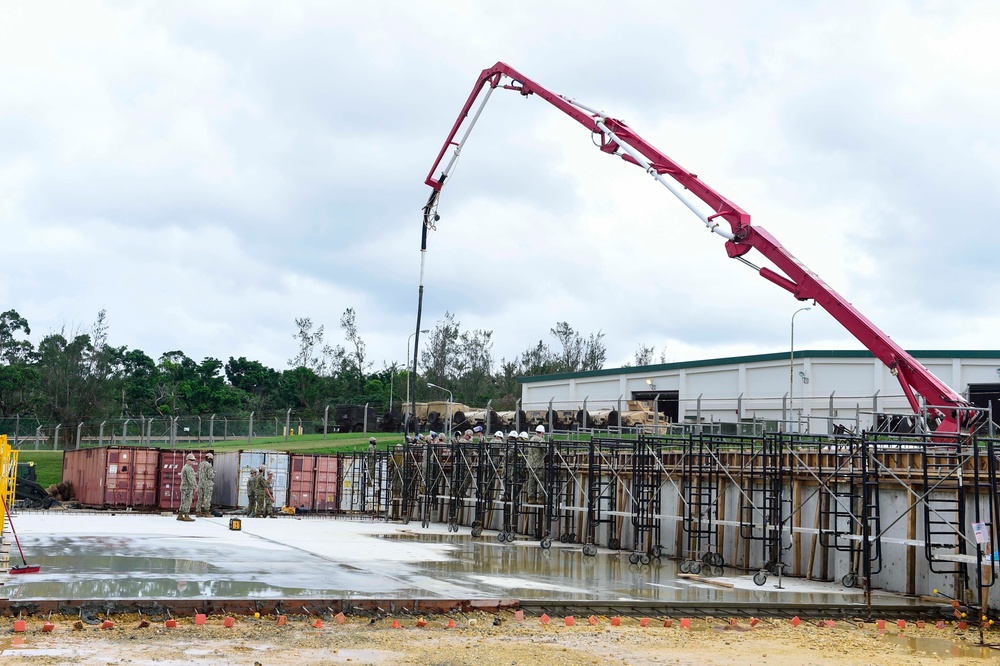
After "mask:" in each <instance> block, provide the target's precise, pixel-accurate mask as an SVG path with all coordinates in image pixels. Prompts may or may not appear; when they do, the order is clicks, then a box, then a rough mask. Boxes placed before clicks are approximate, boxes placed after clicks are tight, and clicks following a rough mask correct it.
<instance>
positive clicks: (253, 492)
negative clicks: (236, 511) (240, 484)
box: [247, 467, 257, 517]
mask: <svg viewBox="0 0 1000 666" xmlns="http://www.w3.org/2000/svg"><path fill="white" fill-rule="evenodd" d="M256 508H257V468H256V467H252V468H251V469H250V477H249V478H248V479H247V516H248V517H252V516H253V515H254V510H255V509H256Z"/></svg>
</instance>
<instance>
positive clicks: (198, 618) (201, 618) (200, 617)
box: [194, 613, 207, 624]
mask: <svg viewBox="0 0 1000 666" xmlns="http://www.w3.org/2000/svg"><path fill="white" fill-rule="evenodd" d="M206 619H207V618H206V617H205V614H204V613H197V614H196V615H195V616H194V623H195V624H205V620H206Z"/></svg>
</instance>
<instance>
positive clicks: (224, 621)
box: [222, 617, 236, 629]
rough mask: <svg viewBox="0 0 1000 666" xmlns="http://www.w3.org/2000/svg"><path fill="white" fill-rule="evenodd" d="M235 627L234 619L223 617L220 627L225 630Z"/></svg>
mask: <svg viewBox="0 0 1000 666" xmlns="http://www.w3.org/2000/svg"><path fill="white" fill-rule="evenodd" d="M235 625H236V618H233V617H225V618H223V619H222V626H223V627H226V628H227V629H228V628H231V627H233V626H235Z"/></svg>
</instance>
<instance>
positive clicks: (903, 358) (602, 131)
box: [424, 62, 973, 433]
mask: <svg viewBox="0 0 1000 666" xmlns="http://www.w3.org/2000/svg"><path fill="white" fill-rule="evenodd" d="M505 79H507V80H509V83H506V84H504V83H503V82H504V80H505ZM497 87H502V88H503V89H506V90H515V91H517V92H519V93H521V94H522V95H524V96H528V95H538V96H539V97H541V98H542V99H544V100H545V101H547V102H548V103H550V104H552V105H553V106H554V107H556V108H557V109H559V110H560V111H562V112H563V113H565V114H566V115H568V116H569V117H571V118H573V119H574V120H576V121H577V122H578V123H580V124H581V125H583V126H584V127H585V128H587V129H588V130H589V131H590V132H591V133H592V134H593V135H595V137H596V138H599V139H600V148H601V150H602V151H603V152H606V153H608V154H612V155H614V154H619V155H620V157H621V158H622V159H624V160H625V161H627V162H630V163H632V164H635V165H637V166H640V167H642V168H643V169H644V170H646V171H647V172H648V173H649V174H650V175H652V176H653V177H654V178H656V179H657V180H658V181H660V182H661V183H662V184H663V185H665V186H666V187H667V188H668V189H670V190H671V191H672V192H673V193H674V194H675V195H677V197H678V198H679V199H681V201H682V202H683V203H684V204H685V205H687V206H688V208H690V209H691V210H692V211H693V212H694V213H695V214H696V215H698V216H699V217H700V218H701V219H702V220H703V222H705V224H706V226H708V228H709V229H710V230H711V231H714V232H716V233H718V234H719V235H722V236H724V237H725V238H726V239H727V240H726V252H727V253H728V254H729V256H730V257H732V258H742V257H743V255H745V254H747V253H748V252H749V251H750V250H751V249H755V250H757V251H758V252H760V253H761V254H762V255H764V257H766V258H767V259H768V260H769V261H770V262H771V263H772V264H774V266H776V267H777V268H778V269H779V270H780V271H781V273H778V272H777V271H774V270H772V269H770V268H767V267H763V268H757V267H756V266H754V268H757V270H758V272H759V273H760V275H761V277H763V278H765V279H767V280H769V281H771V282H773V283H774V284H776V285H778V286H779V287H781V288H783V289H785V290H787V291H789V292H791V294H792V295H793V296H794V297H795V298H796V299H798V300H800V301H805V300H814V301H815V302H816V304H818V305H819V306H821V307H822V308H823V309H824V310H826V311H827V312H829V313H830V315H831V316H832V317H833V318H834V319H836V320H837V321H838V322H840V324H841V325H842V326H843V327H844V328H846V329H847V330H848V331H849V332H850V333H851V335H853V336H854V337H855V338H857V339H858V341H859V342H861V344H863V345H864V346H865V347H866V348H868V350H869V351H871V352H872V354H874V355H875V357H876V358H878V359H879V360H880V361H882V363H884V364H885V365H886V366H887V367H888V368H889V369H890V370H891V372H892V374H893V375H894V376H895V377H896V379H897V380H898V381H899V385H900V386H901V387H902V389H903V393H904V395H905V396H906V399H907V401H908V402H909V404H910V407H911V408H912V409H913V411H914V412H915V413H919V412H920V403H919V400H918V398H917V396H918V395H919V396H922V397H923V398H924V401H925V402H926V404H927V405H928V406H929V407H930V410H931V413H932V415H934V416H937V417H940V418H942V421H941V423H940V424H939V425H938V427H937V432H939V433H947V432H958V431H959V430H960V429H961V428H960V426H962V425H967V424H968V423H969V422H970V420H971V418H972V416H973V415H972V414H971V413H970V412H968V411H967V410H965V409H962V408H966V407H969V403H968V402H967V401H966V400H965V399H964V398H963V397H962V396H961V395H959V394H958V393H957V392H956V391H955V390H954V389H952V388H951V387H950V386H948V385H947V384H945V383H944V382H942V381H941V380H940V379H938V378H937V377H936V376H934V374H933V373H932V372H931V371H930V370H928V369H927V368H925V367H924V366H923V365H921V364H920V363H919V362H918V361H917V360H916V359H915V358H913V357H912V356H911V355H910V354H909V353H908V352H907V351H906V350H904V349H903V348H902V347H900V346H899V345H897V344H896V343H895V342H893V341H892V339H891V338H890V337H889V336H888V335H886V334H885V333H884V332H883V331H881V330H880V329H879V328H878V327H877V326H875V324H873V323H872V322H870V321H869V320H868V319H867V318H866V317H865V316H864V315H862V314H861V313H860V312H858V311H857V310H856V309H855V308H854V306H852V305H851V304H850V303H849V302H847V301H846V300H845V299H844V298H843V297H842V296H841V295H840V294H838V293H837V292H835V291H834V290H833V289H831V288H830V287H829V286H827V284H826V283H825V282H823V281H822V280H821V279H820V278H819V276H817V275H816V274H815V273H813V272H812V271H811V270H809V269H808V268H806V267H805V266H804V265H802V263H801V262H799V261H798V260H797V259H796V258H795V257H794V256H792V254H791V253H790V252H788V250H786V249H785V248H784V247H783V246H782V245H781V243H779V242H778V241H777V240H775V239H774V237H773V236H771V234H769V233H768V232H767V231H765V230H764V229H763V228H761V227H753V226H751V225H750V215H749V214H748V213H747V212H745V211H744V210H742V209H741V208H740V207H739V206H737V205H736V204H734V203H733V202H731V201H729V200H728V199H726V198H725V197H724V196H722V195H721V194H719V193H718V192H716V191H715V190H713V189H712V188H711V187H709V186H708V185H706V184H705V183H704V182H702V181H701V180H700V179H699V178H698V176H697V175H695V174H693V173H691V172H690V171H688V170H687V169H685V168H684V167H682V166H681V165H680V164H678V163H677V162H675V161H673V160H672V159H671V158H670V157H668V156H667V155H665V154H663V153H662V152H660V151H659V150H658V149H656V148H655V147H653V146H652V145H651V144H649V143H648V142H647V141H645V140H644V139H643V138H642V137H640V136H639V135H638V134H636V133H635V132H633V131H632V130H631V129H630V128H629V127H628V126H627V125H626V124H625V123H623V122H622V121H620V120H616V119H614V118H609V117H607V116H604V115H603V114H602V113H600V112H597V111H595V110H593V109H590V108H588V107H586V106H584V105H582V104H580V103H579V102H576V101H574V100H571V99H569V98H566V97H563V96H562V95H559V94H556V93H554V92H552V91H551V90H548V89H547V88H545V87H543V86H540V85H539V84H537V83H535V82H534V81H532V80H531V79H529V78H527V77H525V76H523V75H522V74H520V73H519V72H517V71H516V70H514V69H513V68H511V67H509V66H508V65H506V64H504V63H502V62H498V63H497V64H496V65H494V66H493V67H490V68H488V69H485V70H483V72H482V74H480V76H479V80H478V81H477V82H476V85H475V87H474V88H473V90H472V93H471V94H470V95H469V98H468V100H466V102H465V106H463V107H462V112H461V114H459V117H458V119H457V120H456V121H455V124H454V125H453V126H452V129H451V132H450V133H449V134H448V139H447V140H446V141H445V144H444V146H442V148H441V151H440V152H439V153H438V156H437V159H436V160H435V161H434V164H433V165H432V166H431V170H430V171H429V172H428V174H427V178H426V180H425V181H424V182H425V183H426V184H427V185H430V186H431V188H433V191H432V193H431V197H430V199H429V200H428V202H427V206H426V207H425V209H424V213H425V225H432V224H433V222H434V221H435V220H436V219H437V202H438V197H439V195H440V192H441V188H442V187H443V186H444V182H445V179H446V178H447V177H448V175H449V173H450V172H451V169H452V168H453V166H454V164H455V161H456V160H457V159H458V157H459V156H460V154H461V150H462V147H463V145H464V143H465V141H466V139H467V138H468V136H469V133H470V132H471V131H472V128H473V127H474V126H475V122H476V120H478V118H479V114H480V113H481V112H482V109H483V106H485V104H486V102H487V101H488V100H489V95H490V94H492V92H493V90H494V89H496V88H497ZM484 89H485V90H486V97H485V99H483V101H482V102H481V104H480V106H479V108H478V109H477V111H476V113H475V115H474V117H473V118H472V120H471V122H470V121H468V118H469V113H470V111H471V110H472V107H473V105H474V104H475V102H476V100H477V99H478V98H479V97H480V95H481V94H482V93H483V91H484ZM466 124H468V127H467V129H466V131H465V133H464V134H463V136H462V138H461V139H460V140H456V137H457V136H458V133H459V131H460V130H461V129H462V127H463V126H464V125H466ZM451 147H454V149H455V150H454V154H453V156H452V158H451V160H450V161H449V163H448V164H447V165H446V166H445V167H444V168H443V169H442V170H441V173H440V175H439V176H438V177H437V178H435V177H434V174H435V172H437V171H438V169H439V168H440V167H441V163H442V161H443V160H444V158H445V154H446V153H447V152H448V149H449V148H451ZM664 175H666V176H669V177H670V178H671V179H673V180H674V181H676V182H677V183H679V184H680V185H682V186H683V187H684V189H686V190H689V191H690V192H691V193H692V194H694V195H695V196H696V197H698V199H700V200H701V201H702V202H704V203H705V204H707V205H708V206H709V207H710V208H711V209H712V211H713V214H712V215H708V216H705V215H704V214H703V213H702V212H701V211H699V210H697V209H695V208H694V207H693V206H692V204H691V203H690V202H689V201H687V199H686V198H685V197H684V196H683V195H682V194H681V193H679V192H678V191H676V189H675V188H674V187H672V185H671V183H669V182H668V181H667V180H666V179H665V178H663V176H664ZM719 218H721V219H722V220H725V221H726V222H727V223H728V224H729V231H728V232H727V231H725V230H720V229H719V226H720V225H719V223H718V222H717V221H716V220H718V219H719ZM747 263H749V262H747ZM750 265H752V264H750ZM935 408H942V409H935Z"/></svg>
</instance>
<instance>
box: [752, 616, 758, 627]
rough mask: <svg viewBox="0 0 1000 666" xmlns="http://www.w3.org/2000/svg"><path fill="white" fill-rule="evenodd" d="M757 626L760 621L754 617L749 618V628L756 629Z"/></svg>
mask: <svg viewBox="0 0 1000 666" xmlns="http://www.w3.org/2000/svg"><path fill="white" fill-rule="evenodd" d="M758 624H760V620H758V619H757V618H755V617H751V618H750V626H751V627H756V626H757V625H758Z"/></svg>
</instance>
